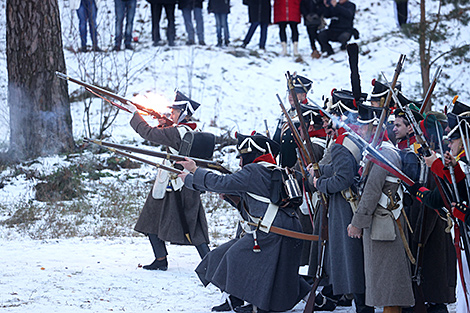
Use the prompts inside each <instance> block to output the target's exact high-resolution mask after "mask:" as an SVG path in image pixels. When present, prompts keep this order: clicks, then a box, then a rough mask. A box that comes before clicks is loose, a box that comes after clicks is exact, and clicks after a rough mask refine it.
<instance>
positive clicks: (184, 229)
mask: <svg viewBox="0 0 470 313" xmlns="http://www.w3.org/2000/svg"><path fill="white" fill-rule="evenodd" d="M199 106H200V104H199V103H197V102H196V101H193V100H191V99H189V98H188V97H186V96H185V95H183V94H182V93H181V92H179V91H177V92H176V96H175V101H174V103H173V105H171V106H170V108H171V115H170V119H171V120H172V121H173V122H174V125H172V126H168V125H165V120H163V119H159V123H160V125H159V126H158V127H151V126H149V125H148V123H147V122H146V121H145V120H144V119H143V118H142V117H141V116H140V114H139V113H138V112H137V111H136V110H137V109H136V107H135V106H134V105H132V104H128V105H127V107H128V109H129V110H130V111H131V112H133V113H134V115H133V117H132V119H131V122H130V124H131V126H132V128H134V130H135V131H136V132H137V133H138V134H139V135H140V136H141V137H142V138H144V139H146V140H148V141H151V142H153V143H156V144H161V145H164V146H167V149H168V151H169V152H171V153H173V154H175V153H178V150H179V149H180V147H181V144H182V138H183V136H184V134H185V133H187V132H189V131H193V130H195V129H196V124H195V123H190V122H189V120H190V118H191V116H192V115H193V113H194V111H195V110H196V109H197V108H198V107H199ZM136 112H137V113H136ZM134 229H135V230H136V231H138V232H141V233H143V234H146V235H147V236H148V237H149V240H150V243H151V244H152V249H153V252H154V254H155V261H153V262H152V264H150V265H145V266H144V267H143V268H144V269H147V270H162V271H166V270H167V268H168V261H167V255H168V252H167V250H166V246H165V241H169V242H171V243H174V244H181V245H194V246H196V249H197V251H198V253H199V256H200V257H201V259H202V258H204V256H205V255H206V254H207V253H208V252H209V246H208V243H209V234H208V228H207V221H206V215H205V211H204V208H203V206H202V203H201V198H200V192H199V191H194V190H190V189H188V188H186V187H184V186H183V182H182V181H181V179H179V178H178V179H170V176H169V175H168V172H166V171H164V170H159V172H158V174H157V178H156V180H155V185H154V187H153V188H152V190H151V191H150V194H149V195H148V197H147V201H146V202H145V205H144V208H143V209H142V212H141V213H140V216H139V219H138V220H137V224H136V225H135V228H134Z"/></svg>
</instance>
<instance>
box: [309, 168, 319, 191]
mask: <svg viewBox="0 0 470 313" xmlns="http://www.w3.org/2000/svg"><path fill="white" fill-rule="evenodd" d="M307 171H308V173H309V174H310V176H311V177H312V184H313V187H315V188H317V178H316V177H315V170H314V169H313V164H312V163H310V164H309V165H307Z"/></svg>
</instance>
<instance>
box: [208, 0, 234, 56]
mask: <svg viewBox="0 0 470 313" xmlns="http://www.w3.org/2000/svg"><path fill="white" fill-rule="evenodd" d="M207 11H208V12H209V13H214V16H215V28H216V31H217V47H222V30H223V31H224V44H225V45H226V46H228V44H229V43H230V34H229V31H228V22H227V17H228V14H229V13H230V0H209V4H208V6H207Z"/></svg>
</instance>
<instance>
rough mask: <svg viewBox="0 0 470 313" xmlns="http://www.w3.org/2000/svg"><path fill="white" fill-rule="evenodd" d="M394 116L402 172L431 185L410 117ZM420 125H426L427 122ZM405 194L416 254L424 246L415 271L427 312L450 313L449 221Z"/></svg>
mask: <svg viewBox="0 0 470 313" xmlns="http://www.w3.org/2000/svg"><path fill="white" fill-rule="evenodd" d="M402 99H405V98H402ZM409 103H410V101H405V102H404V103H403V105H408V104H409ZM411 111H412V114H413V115H414V118H415V120H416V121H417V122H418V123H420V121H423V122H424V119H423V116H422V115H421V114H420V113H419V112H418V110H417V108H414V109H413V108H412V109H411ZM394 115H395V121H394V125H395V126H394V128H393V132H394V133H395V138H396V140H397V146H398V148H399V149H400V155H401V159H402V166H403V168H402V170H403V172H404V173H405V174H406V175H407V176H408V177H410V178H411V179H412V180H414V181H415V182H419V181H423V180H424V178H425V177H426V176H427V177H428V179H427V182H424V181H423V182H424V184H426V185H428V186H431V185H435V184H432V182H433V179H432V177H431V175H424V172H423V173H422V172H421V171H422V170H423V171H424V170H425V164H424V160H423V158H422V156H418V154H417V153H418V151H419V149H420V147H421V146H420V145H419V144H418V143H417V142H416V136H415V133H414V131H413V127H412V125H411V123H410V120H409V118H408V117H407V115H406V114H405V112H404V111H403V110H401V109H396V110H395V111H394ZM420 124H422V125H425V123H420ZM425 133H430V131H425ZM425 139H426V138H425ZM441 153H442V152H441ZM420 177H423V179H420ZM404 197H405V199H406V200H408V201H404V203H405V207H404V209H405V212H406V214H407V216H408V218H409V221H410V224H411V227H412V230H413V232H412V233H411V234H410V238H411V239H410V246H411V251H412V253H413V255H415V256H417V255H418V253H417V252H418V249H422V250H421V251H420V252H419V253H420V254H422V264H420V263H419V262H420V261H419V260H417V264H416V265H415V270H414V273H415V274H416V275H420V276H421V277H414V279H416V280H417V282H419V284H420V287H418V288H422V292H423V296H424V299H422V300H423V301H425V302H427V303H428V308H427V310H428V312H439V313H445V312H447V307H446V304H445V303H453V302H455V285H456V281H455V280H456V275H457V274H456V255H455V249H454V247H453V243H452V237H451V234H450V233H447V232H445V229H446V227H447V223H446V221H445V220H442V219H441V218H440V216H439V215H438V214H437V213H436V212H435V211H433V210H429V208H426V207H422V206H421V205H420V202H418V201H417V199H416V198H415V197H414V196H411V197H410V194H409V193H405V194H404ZM406 204H407V205H406ZM424 210H428V211H426V212H425V211H424ZM424 213H426V214H424ZM414 276H415V275H414ZM415 291H416V290H415ZM416 296H417V295H416V293H415V297H416ZM416 298H417V297H416Z"/></svg>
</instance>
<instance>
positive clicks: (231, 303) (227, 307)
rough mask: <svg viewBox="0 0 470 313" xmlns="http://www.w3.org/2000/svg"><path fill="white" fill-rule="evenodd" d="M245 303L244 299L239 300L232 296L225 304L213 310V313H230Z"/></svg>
mask: <svg viewBox="0 0 470 313" xmlns="http://www.w3.org/2000/svg"><path fill="white" fill-rule="evenodd" d="M244 303H245V301H243V300H242V299H239V298H237V297H234V296H230V297H229V298H228V299H227V300H225V302H224V303H222V304H221V305H217V306H215V307H213V308H212V311H213V312H228V311H232V310H234V309H235V308H237V307H239V306H242V305H243V304H244Z"/></svg>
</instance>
